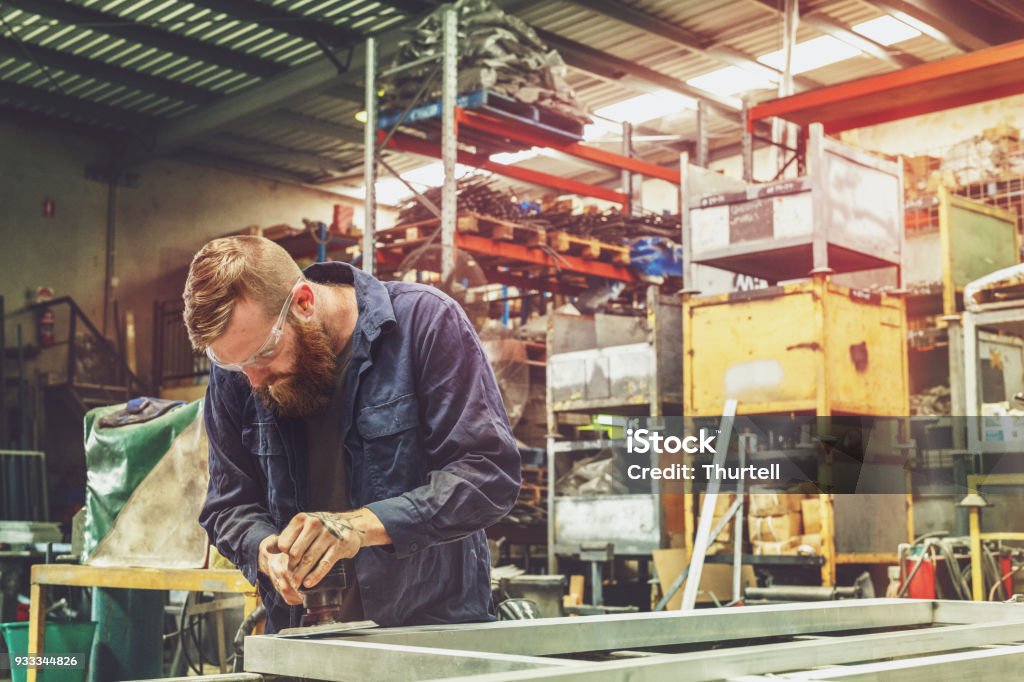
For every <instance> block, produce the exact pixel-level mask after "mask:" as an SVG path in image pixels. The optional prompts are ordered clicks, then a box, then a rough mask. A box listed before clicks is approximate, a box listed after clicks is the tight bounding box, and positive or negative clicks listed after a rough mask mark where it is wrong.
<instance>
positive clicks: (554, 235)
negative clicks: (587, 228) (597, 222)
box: [548, 231, 629, 265]
mask: <svg viewBox="0 0 1024 682" xmlns="http://www.w3.org/2000/svg"><path fill="white" fill-rule="evenodd" d="M548 246H550V247H551V248H552V249H554V250H555V251H557V252H558V253H568V254H571V255H574V256H580V257H582V258H589V259H592V260H610V261H611V262H613V263H618V264H620V265H629V247H628V246H620V245H617V244H608V243H607V242H602V241H599V240H597V239H593V238H591V237H577V236H576V235H573V234H569V233H568V232H561V231H559V232H551V233H548Z"/></svg>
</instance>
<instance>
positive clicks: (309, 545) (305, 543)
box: [277, 509, 391, 595]
mask: <svg viewBox="0 0 1024 682" xmlns="http://www.w3.org/2000/svg"><path fill="white" fill-rule="evenodd" d="M390 543H391V538H390V537H388V534H387V531H386V530H384V526H383V524H381V522H380V519H378V518H377V515H376V514H374V513H373V512H371V511H370V510H369V509H357V510H355V511H350V512H310V513H300V514H296V515H295V517H294V518H293V519H292V520H291V523H289V524H288V527H287V528H285V529H284V531H283V532H282V533H281V535H280V536H279V537H278V539H277V549H278V551H279V552H281V553H283V554H284V555H285V556H287V557H288V573H287V579H288V584H289V587H290V588H291V589H292V590H298V589H299V588H300V587H301V588H310V587H313V586H315V585H316V584H317V583H319V582H320V581H321V580H322V579H323V577H324V576H325V575H327V573H328V572H329V571H330V570H331V568H333V567H334V564H336V563H338V562H339V561H341V560H342V559H351V558H352V557H354V556H355V555H356V553H357V552H359V550H360V549H362V548H363V547H369V546H372V545H386V544H390ZM279 589H280V588H279ZM283 594H284V593H283V592H282V595H283Z"/></svg>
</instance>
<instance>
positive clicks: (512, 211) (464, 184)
mask: <svg viewBox="0 0 1024 682" xmlns="http://www.w3.org/2000/svg"><path fill="white" fill-rule="evenodd" d="M456 187H457V192H458V210H459V213H466V212H470V213H476V214H479V215H486V216H491V217H492V218H501V219H505V220H513V221H518V220H519V218H520V209H519V203H518V201H517V200H516V198H515V196H514V195H513V194H512V193H511V192H509V191H508V190H505V189H502V188H501V187H500V185H499V184H498V183H497V181H495V180H494V179H493V178H490V177H483V176H478V175H476V176H474V175H471V176H468V177H465V178H461V179H460V180H458V182H457V185H456ZM423 195H424V196H426V197H427V198H428V199H430V201H432V202H433V203H434V205H435V206H437V207H438V208H440V207H441V188H440V187H431V188H430V189H428V190H427V191H425V192H423ZM434 217H436V216H434V214H433V213H431V212H430V209H428V208H427V207H425V206H424V205H423V204H421V203H420V202H419V201H418V200H417V199H416V198H412V199H410V200H409V201H407V202H406V203H405V204H404V205H403V206H402V208H401V209H400V211H399V214H398V222H399V224H404V223H412V222H418V221H420V220H429V219H430V218H434Z"/></svg>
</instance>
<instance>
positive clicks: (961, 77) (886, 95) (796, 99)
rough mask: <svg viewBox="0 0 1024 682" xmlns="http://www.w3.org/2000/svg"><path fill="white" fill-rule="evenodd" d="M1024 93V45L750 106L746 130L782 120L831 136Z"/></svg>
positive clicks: (1019, 44) (989, 50) (998, 48)
mask: <svg viewBox="0 0 1024 682" xmlns="http://www.w3.org/2000/svg"><path fill="white" fill-rule="evenodd" d="M1020 93H1024V40H1018V41H1016V42H1012V43H1006V44H1004V45H997V46H996V47H992V48H989V49H987V50H980V51H978V52H971V53H969V54H965V55H961V56H957V57H951V58H949V59H944V60H942V61H939V62H934V63H932V64H921V65H920V66H915V67H911V68H909V69H902V70H900V71H893V72H892V73H885V74H882V75H880V76H870V77H868V78H861V79H858V80H854V81H849V82H846V83H840V84H838V85H833V86H829V87H826V88H818V89H816V90H811V91H809V92H802V93H800V94H798V95H792V96H790V97H783V98H780V99H774V100H769V101H767V102H763V103H761V104H758V105H756V106H754V107H751V109H750V111H749V112H748V115H747V122H746V124H747V130H750V131H752V130H753V129H754V124H755V123H756V122H757V121H760V120H762V119H766V118H770V117H773V116H778V117H780V118H784V119H786V120H787V121H792V122H793V123H798V124H800V125H802V126H807V125H809V124H811V123H821V124H822V125H823V126H824V127H825V132H827V133H832V134H835V133H838V132H841V131H843V130H850V129H852V128H861V127H864V126H868V125H876V124H878V123H885V122H886V121H895V120H899V119H902V118H908V117H910V116H919V115H921V114H928V113H932V112H935V111H942V110H943V109H951V108H953V107H959V106H963V105H965V104H975V103H977V102H984V101H987V100H991V99H997V98H1000V97H1008V96H1010V95H1016V94H1020Z"/></svg>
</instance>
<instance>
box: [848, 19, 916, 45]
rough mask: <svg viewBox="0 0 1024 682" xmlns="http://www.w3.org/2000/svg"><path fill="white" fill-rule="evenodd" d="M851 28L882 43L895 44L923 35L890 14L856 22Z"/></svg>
mask: <svg viewBox="0 0 1024 682" xmlns="http://www.w3.org/2000/svg"><path fill="white" fill-rule="evenodd" d="M850 28H852V29H853V31H854V32H856V33H859V34H861V35H862V36H864V37H865V38H871V40H873V41H875V42H876V43H881V44H882V45H895V44H896V43H901V42H903V41H904V40H910V39H911V38H916V37H918V36H919V35H921V32H920V31H918V30H917V29H916V28H912V27H910V26H907V25H906V24H904V23H903V22H902V21H900V20H899V19H894V18H892V17H890V16H884V17H878V18H877V19H872V20H871V21H865V22H862V23H860V24H855V25H853V26H851V27H850Z"/></svg>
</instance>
